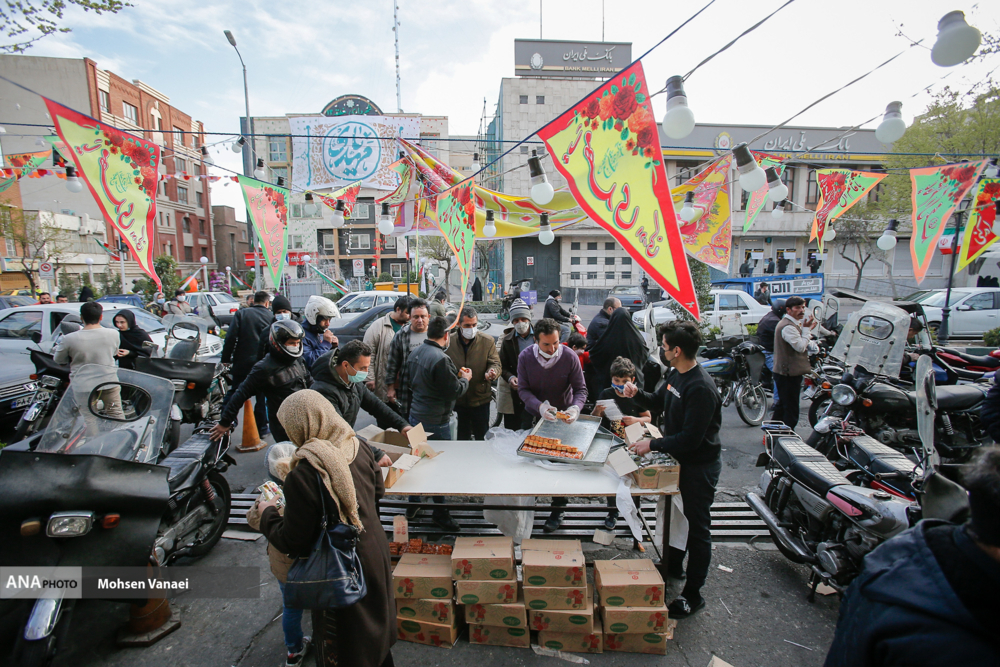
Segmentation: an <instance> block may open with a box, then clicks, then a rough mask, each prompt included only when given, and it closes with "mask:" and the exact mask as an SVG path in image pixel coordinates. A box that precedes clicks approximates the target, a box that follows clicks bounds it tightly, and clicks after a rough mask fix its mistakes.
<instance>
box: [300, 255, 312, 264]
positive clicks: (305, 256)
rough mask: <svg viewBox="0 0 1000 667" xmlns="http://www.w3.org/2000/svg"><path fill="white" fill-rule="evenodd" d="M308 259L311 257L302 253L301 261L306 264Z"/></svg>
mask: <svg viewBox="0 0 1000 667" xmlns="http://www.w3.org/2000/svg"><path fill="white" fill-rule="evenodd" d="M310 259H312V257H310V256H309V255H302V261H303V262H305V263H306V264H308V263H309V260H310Z"/></svg>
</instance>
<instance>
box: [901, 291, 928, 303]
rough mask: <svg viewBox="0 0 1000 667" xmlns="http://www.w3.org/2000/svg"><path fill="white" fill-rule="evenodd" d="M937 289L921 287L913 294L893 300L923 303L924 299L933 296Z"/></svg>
mask: <svg viewBox="0 0 1000 667" xmlns="http://www.w3.org/2000/svg"><path fill="white" fill-rule="evenodd" d="M935 292H937V290H933V289H919V290H917V291H916V292H913V293H912V294H907V295H906V296H904V297H900V298H898V299H893V301H909V302H910V303H922V302H923V300H924V299H926V298H928V297H930V296H932V295H933V294H934V293H935Z"/></svg>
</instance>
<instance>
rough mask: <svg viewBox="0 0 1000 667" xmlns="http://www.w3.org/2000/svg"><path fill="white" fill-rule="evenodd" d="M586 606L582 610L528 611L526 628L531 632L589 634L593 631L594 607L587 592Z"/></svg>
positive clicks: (596, 615)
mask: <svg viewBox="0 0 1000 667" xmlns="http://www.w3.org/2000/svg"><path fill="white" fill-rule="evenodd" d="M587 603H588V604H587V606H586V607H584V608H583V609H529V610H528V627H530V628H531V629H532V630H537V631H542V630H552V631H554V632H572V633H590V632H593V630H594V619H595V617H597V618H600V617H599V616H598V614H597V610H596V605H594V604H593V600H592V599H591V596H590V594H589V591H588V595H587Z"/></svg>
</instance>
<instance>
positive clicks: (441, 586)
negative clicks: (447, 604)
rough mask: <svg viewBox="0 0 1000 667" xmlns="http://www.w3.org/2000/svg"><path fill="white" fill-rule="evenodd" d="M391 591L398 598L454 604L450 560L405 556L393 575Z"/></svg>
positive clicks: (423, 556) (436, 557) (412, 555)
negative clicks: (445, 601)
mask: <svg viewBox="0 0 1000 667" xmlns="http://www.w3.org/2000/svg"><path fill="white" fill-rule="evenodd" d="M392 590H393V595H394V596H395V597H396V598H407V599H414V600H430V599H438V600H441V599H447V600H451V598H452V590H453V586H452V581H451V557H450V556H444V555H440V556H439V555H437V554H434V555H431V554H428V555H422V554H403V555H402V556H401V557H400V558H399V562H398V563H397V564H396V569H395V570H393V572H392Z"/></svg>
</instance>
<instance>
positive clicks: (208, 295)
mask: <svg viewBox="0 0 1000 667" xmlns="http://www.w3.org/2000/svg"><path fill="white" fill-rule="evenodd" d="M188 303H190V304H191V307H192V308H194V309H195V312H197V313H198V314H199V315H207V316H211V317H214V318H215V319H216V320H217V321H218V322H219V323H220V324H222V325H229V323H230V322H232V321H233V314H234V313H235V312H236V311H237V310H239V309H240V302H239V300H238V299H236V298H235V297H233V296H231V295H229V294H227V293H226V292H188Z"/></svg>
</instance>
